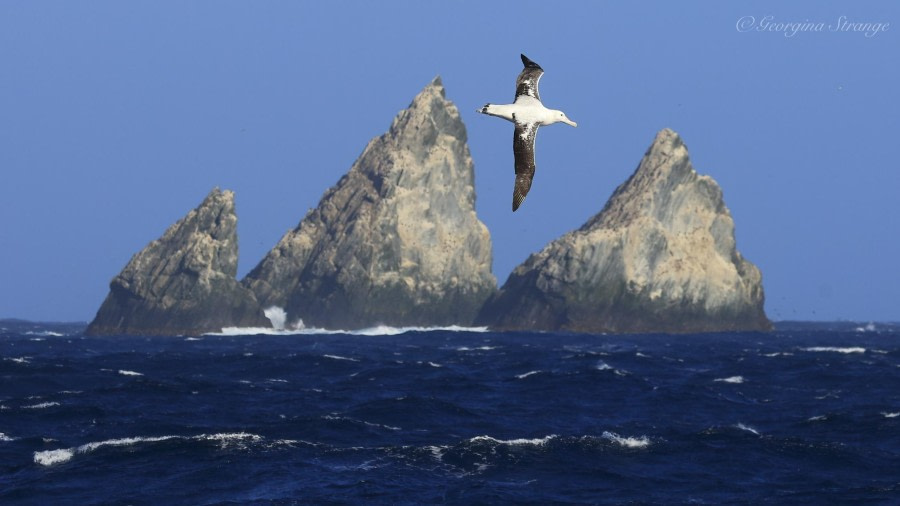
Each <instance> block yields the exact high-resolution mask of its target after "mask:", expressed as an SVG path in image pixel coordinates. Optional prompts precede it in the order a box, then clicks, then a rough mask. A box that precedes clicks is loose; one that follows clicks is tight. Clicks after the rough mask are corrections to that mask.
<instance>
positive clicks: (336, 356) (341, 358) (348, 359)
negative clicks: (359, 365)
mask: <svg viewBox="0 0 900 506" xmlns="http://www.w3.org/2000/svg"><path fill="white" fill-rule="evenodd" d="M322 356H323V357H325V358H330V359H332V360H347V361H350V362H359V359H357V358H349V357H342V356H340V355H322Z"/></svg>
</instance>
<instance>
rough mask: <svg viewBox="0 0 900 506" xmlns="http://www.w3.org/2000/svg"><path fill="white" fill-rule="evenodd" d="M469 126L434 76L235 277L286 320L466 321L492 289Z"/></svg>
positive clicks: (341, 324) (360, 323) (357, 324)
mask: <svg viewBox="0 0 900 506" xmlns="http://www.w3.org/2000/svg"><path fill="white" fill-rule="evenodd" d="M491 260H492V257H491V238H490V234H489V233H488V230H487V227H485V225H484V224H483V223H482V222H481V221H479V219H478V216H477V215H476V213H475V186H474V166H473V162H472V157H471V155H470V154H469V148H468V145H467V143H466V127H465V125H464V124H463V122H462V120H461V118H460V115H459V111H458V110H457V108H456V106H455V105H454V104H453V103H452V102H450V101H449V100H447V99H446V97H445V93H444V87H443V84H442V83H441V80H440V78H439V77H438V78H435V79H434V80H433V81H432V82H431V83H430V84H428V85H427V86H426V87H425V88H424V89H423V90H422V91H421V92H420V93H419V94H418V95H417V96H416V97H415V98H414V99H413V101H412V103H411V104H410V106H409V108H407V109H405V110H403V111H401V112H400V113H399V114H398V115H397V116H396V117H395V118H394V120H393V123H392V124H391V126H390V129H389V130H388V132H387V133H385V134H384V135H381V136H379V137H376V138H374V139H372V140H371V141H370V142H369V144H368V145H367V146H366V148H365V149H364V150H363V152H362V154H361V155H360V156H359V158H358V159H357V160H356V162H355V163H354V164H353V166H352V167H351V168H350V170H349V172H348V173H347V174H346V175H344V176H343V177H342V178H341V179H340V181H338V183H337V184H336V185H335V186H334V187H332V188H331V189H329V190H328V191H326V192H325V194H324V196H323V197H322V199H321V201H320V202H319V205H318V207H316V208H315V209H313V210H311V211H310V212H309V213H308V214H307V215H306V216H305V217H304V218H303V220H302V221H301V222H300V223H299V225H297V227H296V228H295V229H293V230H291V231H289V232H288V233H287V234H285V235H284V237H283V238H282V239H281V240H280V241H279V242H278V244H277V245H276V246H275V247H274V248H273V249H272V250H271V251H270V252H269V253H268V254H267V255H266V256H265V258H263V259H262V261H261V262H260V263H259V265H257V266H256V268H254V269H253V270H252V271H251V272H250V273H249V274H248V275H247V277H246V278H245V279H244V280H243V284H244V286H246V287H247V288H248V289H249V290H251V291H252V292H253V293H254V294H255V296H256V298H257V300H258V301H259V302H260V304H262V306H263V307H268V306H279V307H283V308H284V309H285V311H286V312H287V317H288V321H295V320H296V319H302V320H303V322H304V323H305V324H306V325H309V326H316V327H324V328H338V329H358V328H363V327H368V326H373V325H378V324H384V325H392V326H409V325H426V326H440V325H452V324H456V325H469V324H471V323H472V321H473V320H474V318H475V316H476V315H477V313H478V311H479V309H480V308H481V306H482V304H483V303H484V301H485V300H486V299H487V298H488V297H490V296H491V295H492V294H493V293H494V292H495V291H496V289H497V281H496V278H495V277H494V275H493V274H492V273H491Z"/></svg>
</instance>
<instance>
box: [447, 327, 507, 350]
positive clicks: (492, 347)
mask: <svg viewBox="0 0 900 506" xmlns="http://www.w3.org/2000/svg"><path fill="white" fill-rule="evenodd" d="M476 328H478V329H480V328H481V327H476ZM478 332H480V330H479V331H478ZM497 348H499V346H479V347H477V348H469V347H468V346H461V347H459V348H457V349H456V351H491V350H496V349H497Z"/></svg>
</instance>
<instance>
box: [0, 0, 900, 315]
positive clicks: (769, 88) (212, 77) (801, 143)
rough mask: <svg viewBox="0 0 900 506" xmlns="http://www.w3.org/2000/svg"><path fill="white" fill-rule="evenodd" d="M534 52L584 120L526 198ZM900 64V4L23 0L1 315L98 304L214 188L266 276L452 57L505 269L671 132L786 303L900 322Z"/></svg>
mask: <svg viewBox="0 0 900 506" xmlns="http://www.w3.org/2000/svg"><path fill="white" fill-rule="evenodd" d="M796 23H802V24H803V25H802V26H800V25H796ZM848 23H849V24H848ZM857 23H869V24H871V26H870V27H869V30H868V32H866V31H863V32H859V31H854V30H853V28H854V27H855V28H861V26H860V25H855V24H857ZM876 27H877V28H876ZM795 30H796V31H795ZM519 53H525V54H526V55H528V56H529V57H530V58H531V59H533V60H534V61H536V62H538V63H539V64H540V65H541V66H542V67H543V68H544V69H545V74H544V77H543V79H542V80H541V97H542V98H543V100H544V103H545V104H546V105H547V106H548V107H552V108H558V109H562V110H564V111H565V112H566V113H567V114H568V116H569V117H570V118H571V119H573V120H574V121H577V122H578V128H577V129H573V128H569V127H567V126H565V125H555V126H551V127H547V128H544V129H542V130H541V133H540V136H539V139H538V148H537V174H536V177H535V184H534V187H533V188H532V190H531V193H530V194H529V196H528V199H527V201H526V202H525V204H524V205H523V206H522V208H521V209H520V210H519V211H518V212H516V213H515V214H513V213H512V212H510V193H511V187H512V183H513V157H512V149H511V141H510V138H511V137H512V126H511V125H509V124H508V123H506V122H504V121H501V120H498V119H496V118H490V117H487V116H481V115H478V114H477V113H475V109H476V107H479V106H481V105H483V104H484V103H485V102H488V101H491V102H500V103H505V102H509V101H511V99H512V98H513V94H514V83H515V77H516V75H517V73H518V72H519V70H520V69H521V62H520V60H519ZM898 57H900V4H898V3H896V2H881V3H876V2H852V3H851V2H843V3H838V2H829V3H827V4H826V3H824V2H817V1H798V2H790V3H788V2H780V1H778V2H776V1H769V2H719V1H711V0H710V1H696V2H626V1H618V2H552V3H551V2H529V1H516V2H505V1H504V2H477V1H445V2H413V1H387V2H361V1H341V2H288V1H266V2H250V1H241V2H236V1H190V2H183V1H129V2H120V1H91V2H67V1H53V2H50V1H41V0H37V1H29V2H14V1H9V0H0V175H2V178H0V280H2V290H0V317H19V318H27V319H37V320H85V321H87V320H90V319H92V318H93V317H94V314H95V312H96V310H97V308H98V307H99V306H100V303H101V302H102V301H103V298H104V297H105V296H106V293H107V291H108V284H109V281H110V279H112V278H113V276H115V275H116V274H117V273H118V272H119V271H120V270H121V269H122V268H123V267H124V266H125V264H126V263H127V262H128V260H129V258H130V257H131V256H132V255H133V254H134V253H136V252H137V251H139V250H140V249H141V248H143V247H144V246H146V245H147V243H148V242H150V241H151V240H153V239H156V238H157V237H159V236H160V235H161V234H162V233H163V231H165V229H166V228H167V227H168V226H170V225H171V224H172V223H174V222H175V221H176V220H178V219H179V218H181V217H182V216H183V215H184V214H186V213H187V212H188V211H189V210H190V209H192V208H193V207H195V206H196V205H197V204H199V203H200V201H201V200H202V199H203V197H204V196H205V195H206V194H207V193H208V192H209V191H210V189H211V188H213V187H214V186H220V187H222V188H227V189H231V190H234V191H235V194H236V201H237V212H238V220H239V229H238V230H239V236H240V254H241V257H240V268H239V272H238V276H239V277H242V276H243V275H244V274H246V273H247V272H248V271H249V270H250V269H251V268H252V267H253V266H254V265H255V264H256V263H257V262H258V261H259V260H260V259H261V258H262V257H263V255H264V254H265V253H266V252H267V251H268V250H269V249H270V248H271V247H272V246H273V245H274V244H275V243H276V242H277V241H278V240H279V239H280V237H281V236H282V235H283V234H284V233H285V232H286V231H287V230H289V229H291V228H293V227H294V226H296V225H297V223H298V222H299V220H300V219H301V218H302V217H303V215H304V214H305V213H306V211H307V210H308V209H309V208H312V207H315V206H316V205H317V204H318V201H319V199H320V197H321V196H322V194H323V193H324V192H325V191H326V190H327V189H328V188H329V187H330V186H332V185H333V184H334V183H336V182H337V181H338V179H339V178H340V177H341V176H342V175H343V174H344V173H345V172H346V171H347V170H348V169H349V167H350V166H351V164H352V163H353V161H354V160H355V159H356V157H357V156H358V155H359V154H360V153H361V152H362V150H363V148H364V147H365V146H366V144H367V143H368V141H369V140H370V139H371V138H373V137H375V136H378V135H381V134H382V133H384V132H385V131H386V130H387V128H388V127H389V126H390V123H391V120H392V119H393V117H394V115H395V114H396V113H397V112H398V111H400V110H401V109H403V108H405V107H407V106H408V104H409V102H410V101H411V100H412V98H413V97H414V96H415V95H416V94H417V93H418V92H419V91H420V90H421V89H422V88H423V87H424V86H425V85H426V84H427V83H428V82H430V81H431V80H432V78H434V76H436V75H440V76H441V77H442V79H443V82H444V85H445V87H446V92H447V97H448V98H449V99H450V100H452V101H453V102H454V103H456V105H457V106H458V107H459V109H460V111H461V114H462V119H463V121H464V123H465V124H466V127H467V130H468V136H469V146H470V149H471V152H472V156H473V159H474V161H475V172H476V193H477V198H478V200H477V211H478V214H479V217H480V218H481V220H482V221H484V222H485V224H486V225H487V226H488V228H489V229H490V232H491V235H492V239H493V248H494V273H495V275H496V276H497V278H498V282H499V283H500V284H502V283H503V282H504V281H505V279H506V277H507V275H508V274H509V272H510V271H511V270H512V269H513V268H514V267H515V266H516V265H518V264H519V263H521V262H522V261H524V260H525V258H527V256H528V255H529V254H531V253H533V252H535V251H538V250H539V249H540V248H542V247H543V246H544V245H545V244H546V243H547V242H549V241H551V240H552V239H555V238H556V237H558V236H560V235H561V234H563V233H565V232H567V231H569V230H572V229H574V228H577V227H579V226H580V225H581V224H582V223H584V222H585V221H586V220H587V219H588V218H589V217H591V216H592V215H594V214H595V213H597V212H598V211H599V210H600V209H601V208H602V207H603V204H604V203H605V202H606V200H607V199H608V198H609V196H610V194H611V193H612V192H613V190H614V189H615V188H616V186H617V185H619V184H621V183H622V182H624V181H625V180H626V179H627V178H628V176H629V175H630V174H631V173H632V172H633V170H634V169H635V167H636V166H637V163H638V161H639V160H640V158H641V156H642V155H643V153H644V151H645V150H646V149H647V147H648V146H649V144H650V142H651V141H652V140H653V137H654V135H655V134H656V132H657V131H658V130H660V129H662V128H665V127H669V128H672V129H674V130H675V131H676V132H678V133H679V134H680V135H681V136H682V138H683V139H684V141H685V143H686V144H687V147H688V150H689V152H690V155H691V159H692V162H693V164H694V167H695V168H696V169H697V171H698V172H700V173H701V174H708V175H710V176H712V177H713V178H714V179H715V180H716V181H717V182H718V183H719V184H720V186H721V187H722V189H723V192H724V195H725V201H726V204H727V205H728V207H729V209H730V211H731V213H732V216H733V217H734V220H735V223H736V234H737V245H738V249H739V250H740V251H741V253H742V254H743V255H744V256H745V257H746V258H748V259H749V260H750V261H752V262H754V263H755V264H756V265H757V266H759V268H760V269H761V270H762V273H763V284H764V287H765V292H766V299H767V300H766V310H767V313H768V315H769V317H770V318H772V319H774V320H786V319H806V320H836V319H849V320H876V321H877V320H881V321H886V320H891V321H898V320H900V267H898V265H900V263H898V259H900V233H898V232H900V230H898V217H900V196H898V192H900V167H898V156H897V147H898V134H900V101H898V90H900V64H898V62H900V58H898Z"/></svg>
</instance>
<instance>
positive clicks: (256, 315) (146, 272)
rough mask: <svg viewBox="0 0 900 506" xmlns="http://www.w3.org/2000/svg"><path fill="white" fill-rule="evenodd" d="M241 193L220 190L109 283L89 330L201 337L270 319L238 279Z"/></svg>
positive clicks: (108, 333)
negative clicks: (238, 202) (238, 197)
mask: <svg viewBox="0 0 900 506" xmlns="http://www.w3.org/2000/svg"><path fill="white" fill-rule="evenodd" d="M237 262H238V241H237V215H236V214H235V209H234V193H232V192H230V191H221V190H219V189H218V188H216V189H214V190H213V191H212V192H210V194H209V195H208V196H207V197H206V198H205V199H204V200H203V202H202V203H201V204H200V205H199V206H198V207H197V208H196V209H194V210H192V211H191V212H189V213H188V214H187V216H185V217H184V218H182V219H180V220H178V222H176V223H175V224H174V225H172V226H171V227H169V229H168V230H166V232H165V233H164V234H163V236H162V237H161V238H159V239H157V240H155V241H153V242H151V243H150V244H149V245H147V247H145V248H144V249H143V250H141V251H140V252H139V253H137V254H136V255H134V257H132V258H131V261H129V262H128V264H127V265H126V266H125V268H124V269H123V270H122V272H120V273H119V275H117V276H116V277H115V278H113V280H112V282H110V284H109V295H107V297H106V300H104V301H103V305H101V306H100V310H99V311H97V316H96V317H95V318H94V321H92V322H91V323H90V325H88V328H87V330H86V333H87V334H89V335H116V334H132V335H196V334H202V333H205V332H219V331H221V330H222V328H223V327H260V326H268V325H269V322H268V320H267V319H266V318H265V316H264V315H263V313H262V311H260V309H259V304H257V302H256V299H255V298H254V296H253V293H252V292H250V291H249V290H247V289H245V288H244V287H243V286H241V284H240V283H238V281H237V279H236V275H237Z"/></svg>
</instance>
